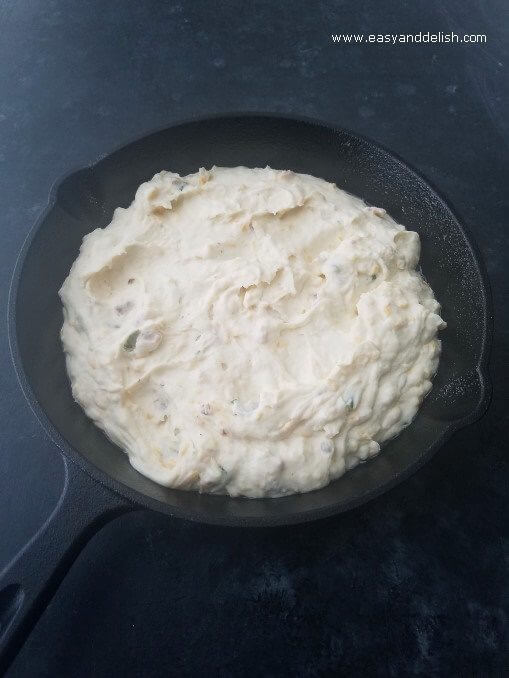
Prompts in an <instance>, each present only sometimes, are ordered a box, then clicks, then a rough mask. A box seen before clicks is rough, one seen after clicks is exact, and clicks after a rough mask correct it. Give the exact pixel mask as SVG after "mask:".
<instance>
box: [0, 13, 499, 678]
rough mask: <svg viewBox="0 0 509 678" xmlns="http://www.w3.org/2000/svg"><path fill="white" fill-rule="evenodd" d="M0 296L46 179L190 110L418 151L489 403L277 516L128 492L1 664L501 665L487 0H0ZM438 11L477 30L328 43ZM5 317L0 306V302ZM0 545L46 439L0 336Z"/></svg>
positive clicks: (493, 94) (438, 668)
mask: <svg viewBox="0 0 509 678" xmlns="http://www.w3.org/2000/svg"><path fill="white" fill-rule="evenodd" d="M0 29H1V35H2V38H1V40H0V93H1V97H0V165H1V173H0V197H1V199H2V203H1V204H2V217H1V225H2V248H1V251H0V257H1V266H0V276H1V278H0V282H1V287H0V289H1V290H2V292H1V295H2V304H3V305H4V306H5V303H6V296H7V294H6V293H7V288H8V284H9V279H10V275H11V271H12V268H13V265H14V260H15V257H16V254H17V252H18V251H19V249H20V247H21V243H22V241H23V239H24V237H25V235H26V233H27V231H28V229H29V227H30V226H31V224H32V223H33V221H34V220H35V219H36V218H37V216H38V214H39V213H40V212H41V210H42V209H43V207H44V204H45V202H46V200H47V196H48V193H49V189H50V187H51V185H52V183H53V182H54V181H55V180H56V179H58V178H59V177H61V176H62V175H63V174H65V173H67V172H68V171H69V170H71V169H73V168H75V167H77V166H82V165H87V164H89V163H90V162H92V161H94V160H96V159H97V158H98V157H99V156H100V155H102V154H104V153H105V152H108V151H109V150H110V149H111V148H114V147H116V146H118V145H120V144H123V143H125V142H126V141H129V140H130V139H131V138H132V137H136V136H140V135H142V134H144V133H145V132H147V131H149V130H152V129H153V128H157V127H162V126H164V125H166V124H168V123H169V122H171V121H173V120H178V119H182V118H188V117H191V116H193V115H194V114H200V115H203V114H206V113H218V112H222V111H225V112H226V111H230V110H253V111H256V110H260V111H267V110H274V111H279V112H288V113H293V114H302V115H310V116H313V117H319V118H322V119H324V120H326V121H329V122H333V123H336V124H339V125H342V126H345V127H347V128H352V129H354V130H355V131H358V132H360V133H362V134H366V135H367V136H370V137H372V138H374V139H375V140H377V141H380V142H381V143H383V144H384V145H386V146H388V147H389V148H391V149H393V150H394V151H396V152H397V153H399V154H400V155H402V156H403V157H404V158H405V159H407V160H408V161H409V162H410V163H411V164H413V165H414V166H416V167H417V168H418V169H419V170H420V171H422V172H423V173H424V174H425V175H426V176H427V177H428V178H429V179H430V180H431V181H432V182H433V183H434V184H435V185H436V186H438V187H439V188H440V190H441V192H442V193H444V194H445V196H446V197H447V198H448V199H449V200H450V201H451V203H452V204H453V205H454V206H455V207H456V208H457V210H458V211H459V213H460V214H461V215H462V216H463V217H464V219H465V221H466V223H467V224H468V225H469V226H470V228H471V229H472V231H473V233H474V234H475V236H476V239H477V241H478V243H479V245H480V247H481V250H482V252H483V254H484V257H485V261H486V264H487V267H488V271H489V274H490V276H491V280H492V285H493V295H494V301H495V313H496V328H495V343H494V349H493V360H492V376H493V381H494V388H495V396H494V402H493V404H492V407H491V409H490V411H489V413H488V415H487V416H486V417H485V418H484V419H483V420H482V421H481V422H479V423H478V424H475V425H473V426H470V427H469V428H468V429H465V430H463V431H462V432H460V433H458V434H456V435H455V437H454V438H453V439H452V440H451V441H450V443H449V444H448V445H447V446H446V448H444V449H443V451H441V452H440V454H439V455H437V456H436V457H435V458H434V459H433V460H432V461H431V462H430V463H429V464H428V465H427V466H426V467H425V468H423V469H422V470H421V471H420V472H419V473H418V474H417V475H416V476H414V477H413V478H412V479H410V480H409V481H407V482H406V483H405V484H404V485H402V486H400V487H399V488H397V489H395V490H393V491H391V492H390V493H389V494H387V495H385V496H384V497H382V498H380V499H378V500H376V501H375V502H373V503H371V504H369V505H367V506H365V507H363V508H360V509H357V510H355V511H353V512H351V513H349V514H347V515H345V516H342V517H339V518H336V519H330V520H327V521H324V522H321V523H318V524H316V525H308V526H304V527H294V528H288V529H282V530H271V531H256V530H247V531H244V532H241V531H237V530H233V531H231V530H225V529H220V528H210V527H200V526H196V525H191V524H186V523H182V522H179V521H171V520H169V519H167V518H165V517H164V516H159V515H156V514H153V513H148V512H140V513H138V514H133V515H130V516H126V517H124V518H121V519H119V520H117V521H116V522H114V523H112V524H110V525H109V526H107V527H106V528H104V529H103V531H102V532H101V533H100V534H99V535H98V536H97V537H96V538H95V539H94V540H93V541H92V542H91V543H90V545H89V547H88V548H87V549H86V550H85V552H84V553H83V554H82V555H81V556H80V558H79V560H78V561H77V562H76V564H75V566H74V567H73V568H72V570H71V572H70V574H69V576H68V577H67V579H66V580H65V582H64V584H63V585H62V587H61V589H60V591H59V592H58V593H57V596H56V598H55V600H54V602H53V603H52V604H51V605H50V606H49V608H48V610H47V611H46V613H45V615H44V616H43V618H42V619H41V621H40V623H39V624H38V626H37V627H36V629H35V631H34V633H33V635H32V636H31V638H30V639H29V641H28V643H27V644H26V646H25V648H24V650H23V651H22V654H21V655H20V656H19V658H18V660H17V661H16V663H15V664H14V665H13V668H12V670H11V675H13V676H27V675H44V676H54V675H70V674H72V675H74V676H76V675H78V676H90V675H97V676H103V675H104V676H106V675H112V673H115V672H118V673H119V674H124V675H127V674H132V675H172V674H173V675H179V676H181V675H198V674H200V673H208V674H209V675H219V674H222V675H257V674H258V675H260V674H264V675H271V676H279V675H290V674H291V675H311V676H312V675H328V674H329V675H330V674H333V673H335V674H336V675H337V674H340V675H341V674H343V675H359V674H362V675H377V674H378V675H408V674H410V675H412V674H416V675H419V674H422V675H433V674H434V675H502V674H503V673H505V672H507V668H508V655H507V646H508V626H507V624H508V620H507V614H508V605H507V602H508V601H507V557H508V541H507V540H508V529H507V524H508V517H509V516H508V511H507V499H508V492H507V486H508V481H509V473H508V462H507V450H506V448H507V443H508V420H509V416H508V414H507V400H508V396H509V391H508V387H507V383H506V381H507V367H506V366H507V364H508V363H509V355H508V349H507V344H508V313H507V308H506V307H505V305H504V301H505V300H506V299H507V294H508V292H509V289H508V288H509V283H508V278H507V275H506V268H507V261H508V255H507V246H508V239H509V238H508V234H507V211H508V208H509V204H508V201H507V185H508V170H507V151H508V142H509V129H508V123H507V115H506V112H507V105H508V91H507V90H508V82H509V78H508V73H507V61H508V58H509V54H508V51H509V50H508V47H507V45H508V34H509V17H508V10H507V5H506V2H505V0H490V1H488V2H481V1H480V0H479V1H475V0H468V1H467V2H465V0H452V1H451V2H448V3H447V4H445V3H444V4H442V3H441V2H440V1H439V0H432V1H430V2H427V3H425V4H424V3H410V2H408V3H407V2H400V3H392V2H391V3H387V2H376V3H375V2H372V3H370V2H368V3H362V5H361V4H360V3H349V2H317V3H309V2H292V3H290V2H277V3H276V2H253V3H240V2H238V3H237V2H221V3H207V2H202V1H199V0H195V1H193V2H190V1H189V2H185V3H180V4H178V3H173V2H164V1H163V0H159V1H157V2H156V1H153V2H143V3H137V2H120V1H116V2H100V1H99V0H90V1H89V2H87V3H82V2H76V1H72V2H69V1H68V2H65V3H64V2H62V1H61V0H58V1H57V2H48V1H46V2H42V1H35V0H33V1H31V2H25V3H15V2H4V3H2V4H1V5H0ZM419 30H421V31H426V30H432V31H433V30H435V31H438V30H441V31H450V30H454V31H456V32H457V33H460V34H462V33H466V32H468V33H486V34H487V43H486V44H485V45H449V46H447V45H432V44H429V45H421V46H417V45H414V46H410V45H408V46H404V45H397V46H394V47H392V46H389V45H381V46H376V45H364V46H358V45H348V46H346V45H342V46H338V45H333V44H332V43H331V40H330V33H331V32H336V33H338V32H354V31H355V32H357V31H363V32H379V31H380V32H384V33H385V32H401V31H404V32H416V31H419ZM4 317H5V314H4ZM0 341H1V349H0V350H1V356H2V360H3V363H2V369H1V370H0V380H1V382H0V384H1V386H0V388H1V394H2V397H1V402H0V407H1V411H0V417H1V422H2V427H1V432H0V435H1V449H2V454H1V455H0V516H1V518H0V526H1V538H0V567H1V566H2V565H4V564H5V563H7V562H8V560H9V559H10V558H11V557H12V556H13V555H14V554H15V553H16V551H17V550H18V549H19V548H20V546H22V544H23V543H24V542H25V541H26V539H28V538H29V537H30V536H31V535H32V534H33V532H34V531H35V530H36V529H37V528H38V527H39V525H40V524H41V523H42V522H43V521H44V519H45V518H46V517H47V515H48V514H49V513H50V512H51V510H52V507H53V505H54V504H55V502H56V500H57V498H58V495H59V493H60V490H61V482H62V471H61V463H60V461H59V458H58V455H57V454H56V453H55V450H54V448H53V446H52V444H51V443H49V442H48V441H47V440H46V439H45V438H44V435H43V434H42V433H41V429H40V428H39V426H38V424H37V423H36V421H35V420H34V418H33V416H32V415H31V413H30V411H29V409H28V406H27V405H26V404H25V402H24V400H23V398H22V396H21V395H20V392H19V388H18V386H17V383H16V379H15V376H14V372H13V370H12V368H11V365H10V359H9V357H8V350H7V338H6V333H5V331H3V332H2V333H1V337H0Z"/></svg>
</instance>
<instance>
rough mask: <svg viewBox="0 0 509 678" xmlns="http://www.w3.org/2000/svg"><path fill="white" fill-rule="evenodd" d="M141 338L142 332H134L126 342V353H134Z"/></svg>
mask: <svg viewBox="0 0 509 678" xmlns="http://www.w3.org/2000/svg"><path fill="white" fill-rule="evenodd" d="M139 336H140V330H136V331H135V332H132V333H131V334H130V335H129V336H128V337H127V339H126V340H125V341H124V351H134V348H135V346H136V342H137V341H138V337H139Z"/></svg>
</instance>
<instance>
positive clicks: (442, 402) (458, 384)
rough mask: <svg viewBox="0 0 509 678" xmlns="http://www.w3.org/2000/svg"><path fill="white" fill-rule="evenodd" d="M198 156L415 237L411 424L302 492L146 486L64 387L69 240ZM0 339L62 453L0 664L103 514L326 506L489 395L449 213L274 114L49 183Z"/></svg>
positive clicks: (386, 479) (362, 148)
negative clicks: (419, 315) (278, 179)
mask: <svg viewBox="0 0 509 678" xmlns="http://www.w3.org/2000/svg"><path fill="white" fill-rule="evenodd" d="M451 151H453V149H451ZM214 164H216V165H226V166H235V165H247V166H250V167H264V166H265V165H270V166H271V167H274V168H281V169H292V170H295V171H296V172H305V173H308V174H314V175H316V176H319V177H323V178H324V179H327V180H329V181H334V182H336V184H337V185H338V186H339V187H340V188H342V189H345V190H347V191H349V192H350V193H353V194H355V195H358V196H361V197H362V198H364V199H365V200H366V201H367V202H368V203H370V204H372V205H377V206H380V207H384V208H385V209H386V210H387V211H388V212H389V213H390V214H391V215H392V216H393V217H394V218H395V219H396V220H397V221H399V222H401V223H403V224H404V225H405V226H406V227H407V228H409V229H412V230H415V231H417V232H418V233H419V235H420V237H421V241H422V257H421V265H422V270H423V273H424V275H425V277H426V278H427V280H428V282H429V283H430V285H431V287H432V288H433V290H434V292H435V294H436V296H437V298H438V299H439V301H440V302H441V304H442V312H443V317H444V319H445V320H446V321H447V324H448V326H447V330H446V331H444V332H443V333H442V335H441V338H442V345H443V352H442V357H441V361H440V367H439V370H438V373H437V375H436V377H435V380H434V386H433V390H432V392H431V394H430V396H429V397H428V398H427V399H426V400H425V402H424V403H423V406H422V408H421V410H420V411H419V414H418V416H417V417H416V419H415V420H414V421H413V423H412V424H411V425H410V426H409V427H408V428H407V429H405V430H404V431H403V432H402V433H401V434H400V435H399V436H398V437H397V438H396V439H394V440H392V441H390V442H389V443H388V444H387V445H386V446H385V449H384V450H383V453H382V454H381V455H379V456H378V457H376V458H374V459H372V460H371V461H369V462H367V463H365V464H362V465H360V466H358V467H357V468H355V469H354V470H353V471H350V472H349V473H347V474H346V475H345V476H344V477H342V478H340V479H339V480H337V481H335V482H333V483H332V484H330V485H329V486H328V487H325V488H323V489H321V490H317V491H314V492H310V493H308V494H302V495H295V496H290V497H285V498H281V499H240V498H235V499H233V498H231V497H223V496H211V495H200V494H197V493H194V492H185V491H178V490H172V489H168V488H165V487H161V486H159V485H156V484H155V483H153V482H152V481H150V480H148V479H147V478H145V477H143V476H142V475H139V474H138V473H137V472H136V471H135V470H134V469H133V468H132V467H131V466H130V465H129V463H128V460H127V456H126V455H125V454H124V453H123V452H122V451H121V450H120V449H118V448H117V447H116V446H115V445H113V444H112V443H111V442H110V441H109V440H107V438H106V437H105V436H104V435H103V433H102V432H101V431H99V429H97V428H96V427H95V426H94V425H93V424H92V423H91V422H90V421H89V420H88V419H87V417H86V416H85V414H84V413H83V412H82V410H81V408H80V407H79V406H78V405H77V404H76V403H75V402H74V401H73V399H72V397H71V391H70V388H69V382H68V379H67V375H66V371H65V363H64V356H63V353H62V348H61V345H60V339H59V331H60V327H61V325H62V309H61V303H60V299H59V297H58V294H57V292H58V289H59V287H60V285H61V284H62V281H63V280H64V278H65V277H66V275H67V273H68V271H69V269H70V266H71V264H72V262H73V260H74V259H75V258H76V256H77V254H78V250H79V246H80V243H81V239H82V238H83V236H84V235H85V233H88V232H89V231H91V230H92V229H94V228H97V227H103V226H106V225H107V224H108V223H109V221H110V220H111V216H112V212H113V210H114V208H115V207H117V206H119V205H122V206H127V205H128V204H129V203H130V202H131V201H132V199H133V197H134V193H135V190H136V188H137V187H138V186H139V184H141V183H142V182H143V181H146V180H147V179H150V178H151V177H152V176H153V175H154V174H155V173H156V172H158V171H160V170H161V169H164V168H166V169H171V170H173V171H176V172H180V173H181V174H187V173H189V172H194V171H196V170H197V169H198V168H199V167H201V166H204V167H210V166H212V165H214ZM9 337H10V345H11V350H12V357H13V361H14V365H15V368H16V371H17V374H18V378H19V382H20V385H21V388H22V389H23V392H24V394H25V396H26V397H27V399H28V401H29V403H30V405H31V407H32V410H33V411H34V413H35V415H36V416H37V417H38V419H39V421H40V422H41V424H42V426H43V427H44V429H45V430H46V432H47V433H48V435H49V436H50V437H51V439H52V440H53V441H54V442H55V443H56V445H57V446H58V447H59V449H60V451H61V452H62V453H63V455H64V456H63V459H64V464H65V472H66V474H65V486H64V489H63V492H62V496H61V498H60V501H59V502H58V506H57V507H56V508H55V510H54V511H53V513H52V515H51V516H50V517H49V519H48V520H47V521H46V523H45V524H44V525H43V527H42V528H41V529H40V530H39V532H38V533H37V534H36V535H35V536H34V537H33V539H32V540H31V541H30V542H29V543H28V544H27V545H26V546H25V547H24V549H23V550H22V551H21V552H20V553H19V554H18V555H17V556H16V558H15V559H14V560H13V561H12V562H11V563H10V564H9V565H8V567H7V568H6V570H4V572H3V573H1V574H0V633H1V635H0V653H1V654H0V671H1V670H2V668H4V669H5V667H7V666H8V664H9V663H10V661H12V658H13V657H14V656H15V654H16V652H17V651H18V649H19V647H20V646H21V644H22V643H23V641H24V639H25V637H26V636H27V634H28V633H29V632H30V630H31V628H32V626H33V625H34V624H35V622H36V621H37V619H38V617H39V616H40V614H41V612H42V610H43V609H44V606H45V605H46V604H47V602H48V601H49V600H50V598H51V596H52V595H53V593H54V591H55V590H56V588H57V586H58V584H59V583H60V581H61V580H62V578H63V576H64V575H65V573H66V571H67V570H68V568H69V567H70V565H71V564H72V562H73V561H74V559H75V558H76V556H77V555H78V553H79V552H80V550H81V549H82V548H83V546H84V544H85V543H86V542H87V541H88V540H89V539H90V537H91V536H92V535H93V534H94V533H95V532H96V531H97V530H98V529H99V528H100V527H101V526H102V525H104V524H105V523H106V522H107V521H109V520H111V519H112V518H113V517H114V516H117V515H120V514H121V513H122V512H125V511H129V510H133V509H139V508H151V509H155V510H156V511H161V512H163V513H167V514H168V515H170V516H177V517H180V518H188V519H191V520H196V521H201V522H204V523H214V524H220V525H232V526H275V525H289V524H292V523H300V522H304V521H309V520H316V519H317V518H323V517H325V516H330V515H332V514H336V513H340V512H342V511H345V510H347V509H350V508H352V507H354V506H358V505H359V504H362V503H364V502H366V501H368V500H369V499H372V498H373V497H375V496H377V495H379V494H381V493H382V492H385V491H386V490H388V489H389V488H391V487H393V486H394V485H395V484H396V483H398V482H400V481H401V480H403V479H404V478H407V477H408V476H409V475H410V474H411V473H413V472H414V471H416V470H417V469H418V468H419V467H420V466H421V465H422V464H423V463H424V462H425V461H427V460H428V459H429V458H430V457H431V456H432V454H433V453H434V452H436V450H437V449H438V448H439V447H440V446H441V445H443V444H444V442H445V441H446V440H447V439H448V438H449V437H450V436H451V435H452V433H453V432H454V431H456V430H457V429H458V428H460V427H462V426H465V425H466V424H469V423H471V422H473V421H474V420H475V419H476V418H478V417H479V416H480V415H481V414H482V413H483V412H484V411H485V409H486V407H487V404H488V401H489V393H490V385H489V380H488V376H487V367H486V366H487V358H488V351H489V345H490V341H491V305H490V293H489V287H488V281H487V277H486V273H485V272H484V268H483V265H482V263H481V260H480V257H479V254H478V252H477V250H476V248H475V247H474V245H473V244H472V242H471V239H470V236H469V235H468V234H467V233H466V231H465V229H464V227H463V226H462V225H461V224H460V222H459V221H458V219H457V217H456V216H455V215H454V214H453V213H452V212H451V210H450V208H449V207H448V206H447V205H446V204H445V202H444V201H443V200H442V198H440V197H439V196H438V195H437V193H436V192H435V190H434V189H433V188H431V187H430V185H429V184H428V183H427V182H426V181H425V180H424V179H423V178H422V177H420V176H419V175H418V174H416V173H415V172H414V171H413V170H412V169H410V168H409V167H408V166H407V165H406V164H404V163H403V162H402V161H401V160H400V159H398V158H396V157H395V156H394V155H392V154H391V153H389V152H388V151H386V150H385V149H383V148H380V146H378V145H377V144H374V143H373V142H371V141H369V140H367V139H364V138H360V137H358V136H356V135H354V134H352V133H350V132H346V131H344V130H341V129H337V128H332V127H327V126H325V125H323V124H319V123H317V122H316V121H312V120H298V119H293V118H283V117H278V116H266V115H234V116H226V117H216V118H208V119H203V120H193V121H191V122H185V123H182V124H178V125H175V126H172V127H170V128H169V129H165V130H162V131H159V132H156V133H154V134H151V135H149V136H147V137H144V138H142V139H140V140H138V141H135V142H134V143H132V144H129V145H128V146H125V147H123V148H121V149H119V150H117V151H115V152H113V153H111V154H110V155H107V156H105V157H104V158H102V159H101V160H100V161H99V162H97V163H96V164H95V165H93V166H92V167H89V168H86V169H81V170H79V171H77V172H74V173H72V174H70V175H69V176H67V177H66V178H65V179H64V180H63V181H61V182H60V183H59V184H58V185H57V186H56V187H55V189H54V190H53V192H52V194H51V198H50V202H49V207H48V209H47V211H46V212H45V214H44V215H43V217H42V218H41V219H40V220H39V222H38V224H37V225H36V227H35V228H34V229H33V230H32V231H31V233H30V235H29V237H28V238H27V241H26V242H25V244H24V246H23V249H22V252H21V254H20V257H19V259H18V262H17V264H16V268H15V272H14V277H13V281H12V288H11V293H10V304H9Z"/></svg>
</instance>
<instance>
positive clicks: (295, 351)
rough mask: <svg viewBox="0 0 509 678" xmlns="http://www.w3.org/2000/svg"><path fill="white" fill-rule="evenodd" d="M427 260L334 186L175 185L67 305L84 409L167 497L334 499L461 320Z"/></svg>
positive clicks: (135, 214) (140, 210)
mask: <svg viewBox="0 0 509 678" xmlns="http://www.w3.org/2000/svg"><path fill="white" fill-rule="evenodd" d="M418 259H419V237H418V235H417V234H416V233H413V232H411V231H406V230H405V229H404V227H403V226H400V225H399V224H397V223H395V222H394V221H393V220H392V219H391V218H390V217H389V215H387V214H386V213H385V211H384V210H382V209H378V208H376V207H367V206H366V205H365V204H364V203H363V202H362V201H361V200H359V199H358V198H355V197H353V196H351V195H349V194H348V193H345V192H344V191H341V190H339V189H338V188H337V187H336V186H335V185H334V184H330V183H327V182H326V181H324V180H322V179H317V178H315V177H311V176H307V175H302V174H295V173H293V172H290V171H276V170H272V169H270V168H268V167H267V168H265V169H247V168H245V167H236V168H233V169H228V168H219V167H214V168H212V169H211V170H210V171H205V170H203V169H202V170H200V171H199V172H197V173H196V174H191V175H189V176H185V177H180V176H179V175H178V174H174V173H172V172H160V173H159V174H156V175H155V177H154V178H153V179H152V180H151V181H148V182H147V183H145V184H142V185H141V186H140V188H139V189H138V191H137V193H136V198H135V200H134V202H133V203H132V204H131V205H130V206H129V207H128V208H127V209H121V208H118V209H117V210H115V213H114V215H113V220H112V222H111V224H110V225H109V226H107V227H106V228H104V229H96V230H95V231H93V232H92V233H90V234H89V235H87V236H86V237H85V238H84V239H83V244H82V246H81V250H80V254H79V257H78V259H77V260H76V261H75V262H74V264H73V267H72V269H71V272H70V274H69V276H68V278H67V279H66V281H65V282H64V284H63V286H62V289H61V291H60V295H61V298H62V301H63V303H64V325H63V328H62V341H63V345H64V349H65V352H66V354H67V368H68V372H69V376H70V379H71V383H72V390H73V394H74V397H75V398H76V400H77V401H78V402H79V403H80V404H81V406H82V407H83V408H84V410H85V412H86V413H87V415H88V416H89V417H90V418H91V419H93V420H94V422H95V423H96V424H97V425H98V426H100V427H101V428H102V429H103V430H104V431H105V432H106V433H107V435H108V436H109V437H110V438H111V439H112V440H113V441H114V442H115V443H117V444H118V445H119V446H120V447H122V448H123V449H124V450H125V451H126V452H127V454H128V455H129V459H130V461H131V463H132V465H133V466H134V467H135V468H136V469H137V470H138V471H140V472H141V473H143V474H145V475H146V476H148V477H149V478H152V479H153V480H155V481H156V482H158V483H161V484H162V485H168V486H171V487H178V488H185V489H194V490H200V491H204V492H216V493H228V494H230V495H246V496H248V497H261V496H279V495H284V494H290V493H293V492H305V491H307V490H312V489H315V488H319V487H322V486H323V485H326V484H327V483H328V482H329V481H330V480H332V479H334V478H337V477H338V476H340V475H341V474H342V473H344V472H345V470H347V469H349V468H351V467H352V466H354V465H355V464H357V463H358V462H359V461H361V460H365V459H367V458H368V457H371V456H372V455H375V454H377V452H378V451H379V450H380V443H381V442H382V441H384V440H387V439H388V438H391V437H393V436H395V435H396V434H397V433H398V432H399V431H401V429H402V428H403V427H404V426H406V425H407V424H408V423H409V422H410V421H411V420H412V418H413V417H414V415H415V413H416V412H417V409H418V407H419V404H420V402H421V400H422V399H423V397H424V396H425V395H426V393H428V391H429V390H430V388H431V381H430V380H431V377H432V375H433V374H434V372H435V370H436V368H437V364H438V359H439V353H440V342H439V341H438V339H437V330H438V329H440V328H442V327H444V326H445V323H444V322H443V321H442V320H441V318H440V316H439V304H438V303H437V301H436V300H435V299H434V297H433V293H432V291H431V289H430V288H429V286H428V285H427V284H426V283H425V281H424V280H423V278H422V277H421V275H420V274H419V273H418V272H416V270H415V268H416V266H417V263H418Z"/></svg>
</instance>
